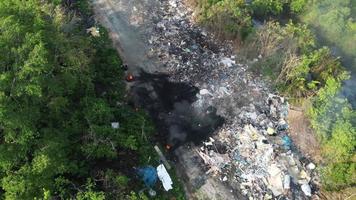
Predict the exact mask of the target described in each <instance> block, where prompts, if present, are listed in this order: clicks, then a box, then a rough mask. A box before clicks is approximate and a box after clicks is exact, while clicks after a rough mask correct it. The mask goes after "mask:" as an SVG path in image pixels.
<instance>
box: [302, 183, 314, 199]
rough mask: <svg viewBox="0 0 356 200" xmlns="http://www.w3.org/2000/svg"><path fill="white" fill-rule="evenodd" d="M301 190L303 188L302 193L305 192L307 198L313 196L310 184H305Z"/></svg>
mask: <svg viewBox="0 0 356 200" xmlns="http://www.w3.org/2000/svg"><path fill="white" fill-rule="evenodd" d="M301 188H302V191H303V192H304V194H305V195H306V196H308V197H310V196H311V195H312V194H311V188H310V186H309V185H308V184H303V185H302V186H301Z"/></svg>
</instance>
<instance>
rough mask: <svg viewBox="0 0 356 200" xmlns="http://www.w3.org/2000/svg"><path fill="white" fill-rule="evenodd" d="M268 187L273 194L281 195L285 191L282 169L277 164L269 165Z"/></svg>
mask: <svg viewBox="0 0 356 200" xmlns="http://www.w3.org/2000/svg"><path fill="white" fill-rule="evenodd" d="M268 173H269V175H270V177H269V178H268V183H269V185H268V187H269V189H270V190H271V191H272V193H273V195H275V196H279V195H281V194H282V193H283V182H282V171H281V170H280V169H279V168H278V167H277V165H276V164H272V165H271V166H269V167H268Z"/></svg>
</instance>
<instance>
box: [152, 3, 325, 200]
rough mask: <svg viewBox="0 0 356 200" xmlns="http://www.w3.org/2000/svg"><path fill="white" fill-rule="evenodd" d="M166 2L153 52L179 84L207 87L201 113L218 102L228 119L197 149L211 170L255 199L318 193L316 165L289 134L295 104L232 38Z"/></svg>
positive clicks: (199, 106) (200, 97) (198, 107)
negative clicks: (256, 72) (256, 70)
mask: <svg viewBox="0 0 356 200" xmlns="http://www.w3.org/2000/svg"><path fill="white" fill-rule="evenodd" d="M162 5H163V6H162V7H161V10H160V11H159V12H157V13H159V16H157V19H156V20H157V23H156V26H155V27H154V28H153V32H154V34H151V35H152V36H151V37H150V38H148V43H149V44H150V48H151V52H152V54H154V55H157V56H158V57H159V58H160V61H162V62H163V63H164V65H165V70H166V72H167V73H168V74H169V75H170V79H171V80H172V81H176V82H189V83H191V84H192V85H194V86H196V87H198V88H200V92H199V93H198V94H197V100H196V102H195V103H194V104H193V107H194V109H195V110H200V111H206V112H209V108H210V107H214V108H216V110H217V114H219V115H221V116H222V117H224V118H225V119H226V123H225V124H224V126H223V127H222V128H220V129H219V130H217V132H216V134H215V135H214V136H213V137H211V138H210V139H209V140H208V141H206V142H204V143H203V144H202V145H201V147H200V149H199V151H198V152H197V153H198V155H199V156H200V157H201V159H202V160H203V161H204V163H205V167H206V166H207V167H208V170H207V171H206V173H207V174H211V176H215V177H217V178H219V179H220V180H221V181H222V182H225V183H226V184H230V185H231V186H236V185H237V187H240V188H239V189H240V190H241V191H242V193H243V194H244V195H246V196H247V197H249V198H250V199H272V198H274V197H285V198H289V199H305V198H309V197H311V196H313V195H314V197H315V195H316V193H317V186H318V183H319V180H318V176H317V173H316V170H315V168H316V166H315V165H314V164H313V163H312V162H310V161H308V159H306V158H304V157H303V156H301V155H300V154H299V153H298V151H297V150H296V149H295V147H294V146H293V142H292V140H291V139H290V138H289V136H288V123H287V122H286V117H287V115H288V109H289V105H288V102H287V101H286V100H285V99H284V98H283V97H281V96H278V95H277V94H273V93H272V92H271V91H270V90H269V85H268V84H267V83H266V82H264V81H262V80H261V78H260V77H256V76H253V75H252V74H250V73H249V72H248V71H247V69H248V67H249V63H248V62H246V63H238V61H237V59H236V57H235V56H234V54H233V50H232V49H233V48H232V44H231V42H229V41H226V42H224V43H219V44H218V43H217V42H216V41H217V40H216V39H215V38H214V36H213V35H211V34H209V33H207V31H205V30H203V29H202V28H200V27H199V26H197V25H195V24H194V23H193V22H192V21H191V16H192V11H191V10H189V9H188V8H187V7H186V6H185V5H184V4H183V2H182V1H180V0H168V1H163V2H162ZM258 59H261V56H260V57H257V58H255V59H254V60H253V61H251V62H255V61H256V60H258Z"/></svg>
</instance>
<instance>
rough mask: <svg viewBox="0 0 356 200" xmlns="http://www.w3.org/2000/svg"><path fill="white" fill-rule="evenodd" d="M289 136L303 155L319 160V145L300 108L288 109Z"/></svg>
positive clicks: (315, 160)
mask: <svg viewBox="0 0 356 200" xmlns="http://www.w3.org/2000/svg"><path fill="white" fill-rule="evenodd" d="M288 124H289V126H290V137H291V138H292V140H293V142H294V144H295V145H296V147H297V148H298V149H299V150H300V151H301V153H302V154H303V155H305V156H306V157H308V158H310V159H312V160H313V161H314V162H316V163H319V162H320V161H321V155H320V145H319V142H318V139H317V138H316V136H315V134H314V132H313V130H312V129H311V127H310V123H309V121H308V119H307V118H306V116H305V114H304V112H303V110H302V109H289V112H288Z"/></svg>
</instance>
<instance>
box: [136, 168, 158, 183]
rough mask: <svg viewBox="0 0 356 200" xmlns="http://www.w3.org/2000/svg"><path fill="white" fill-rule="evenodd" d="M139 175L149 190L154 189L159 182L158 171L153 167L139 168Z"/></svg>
mask: <svg viewBox="0 0 356 200" xmlns="http://www.w3.org/2000/svg"><path fill="white" fill-rule="evenodd" d="M137 174H138V176H139V177H141V179H142V180H143V182H144V183H145V185H146V186H147V187H149V188H152V187H154V185H155V184H156V182H157V178H158V176H157V171H156V169H155V168H154V167H152V166H146V167H142V168H138V169H137Z"/></svg>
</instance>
